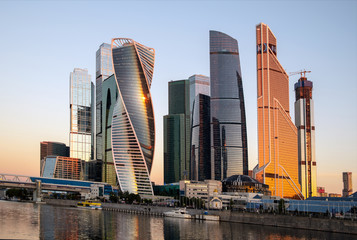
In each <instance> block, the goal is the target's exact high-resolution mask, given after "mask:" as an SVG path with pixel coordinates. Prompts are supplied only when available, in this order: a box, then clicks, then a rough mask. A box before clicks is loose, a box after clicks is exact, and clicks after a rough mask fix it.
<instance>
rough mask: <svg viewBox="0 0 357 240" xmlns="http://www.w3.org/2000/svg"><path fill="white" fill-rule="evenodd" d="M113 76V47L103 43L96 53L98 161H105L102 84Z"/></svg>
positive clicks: (96, 146) (96, 147)
mask: <svg viewBox="0 0 357 240" xmlns="http://www.w3.org/2000/svg"><path fill="white" fill-rule="evenodd" d="M112 74H113V61H112V49H111V45H110V44H107V43H103V44H102V45H100V46H99V49H98V50H97V52H96V73H95V78H96V83H95V85H96V119H95V130H96V131H95V132H96V140H95V141H96V144H95V149H96V156H95V157H94V158H95V159H97V160H103V154H105V153H104V152H103V138H102V137H103V136H102V131H103V126H102V122H103V120H102V116H103V114H102V109H103V107H102V105H103V104H102V83H103V81H104V80H105V79H107V78H108V77H109V76H111V75H112Z"/></svg>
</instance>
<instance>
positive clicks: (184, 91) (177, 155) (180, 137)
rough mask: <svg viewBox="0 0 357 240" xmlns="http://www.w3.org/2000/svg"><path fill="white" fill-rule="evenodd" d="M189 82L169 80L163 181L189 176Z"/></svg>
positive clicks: (169, 181) (172, 180)
mask: <svg viewBox="0 0 357 240" xmlns="http://www.w3.org/2000/svg"><path fill="white" fill-rule="evenodd" d="M190 134H191V129H190V82H189V80H179V81H171V82H169V115H166V116H164V182H165V183H172V182H178V181H180V180H183V179H189V178H190Z"/></svg>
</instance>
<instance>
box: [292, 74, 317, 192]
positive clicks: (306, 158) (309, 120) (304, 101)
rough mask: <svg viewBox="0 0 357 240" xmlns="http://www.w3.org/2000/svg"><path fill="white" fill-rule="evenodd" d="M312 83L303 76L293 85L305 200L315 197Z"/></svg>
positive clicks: (302, 187)
mask: <svg viewBox="0 0 357 240" xmlns="http://www.w3.org/2000/svg"><path fill="white" fill-rule="evenodd" d="M312 87H313V84H312V82H310V81H308V80H307V78H306V77H305V76H304V77H302V76H301V78H300V79H299V81H298V82H297V83H295V96H296V101H295V125H296V127H297V131H298V159H299V183H300V185H301V192H302V194H303V195H304V197H305V198H308V197H316V196H317V192H316V191H317V186H316V161H315V124H314V101H313V100H312Z"/></svg>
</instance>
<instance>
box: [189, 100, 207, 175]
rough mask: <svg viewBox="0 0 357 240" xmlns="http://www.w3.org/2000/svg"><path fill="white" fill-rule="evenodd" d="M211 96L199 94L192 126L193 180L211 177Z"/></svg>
mask: <svg viewBox="0 0 357 240" xmlns="http://www.w3.org/2000/svg"><path fill="white" fill-rule="evenodd" d="M210 100H211V99H210V97H209V96H207V95H205V94H198V95H197V96H196V97H195V99H194V102H193V111H192V112H193V113H192V126H191V180H196V181H204V180H206V179H211V134H210V114H211V112H210V110H211V109H210V105H211V104H210Z"/></svg>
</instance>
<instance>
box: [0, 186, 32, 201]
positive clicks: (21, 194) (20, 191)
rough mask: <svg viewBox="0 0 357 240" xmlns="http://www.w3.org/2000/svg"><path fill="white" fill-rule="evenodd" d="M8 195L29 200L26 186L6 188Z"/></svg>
mask: <svg viewBox="0 0 357 240" xmlns="http://www.w3.org/2000/svg"><path fill="white" fill-rule="evenodd" d="M6 196H7V197H8V198H14V197H15V198H17V199H20V200H29V192H28V191H27V190H26V188H10V189H8V190H6Z"/></svg>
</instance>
